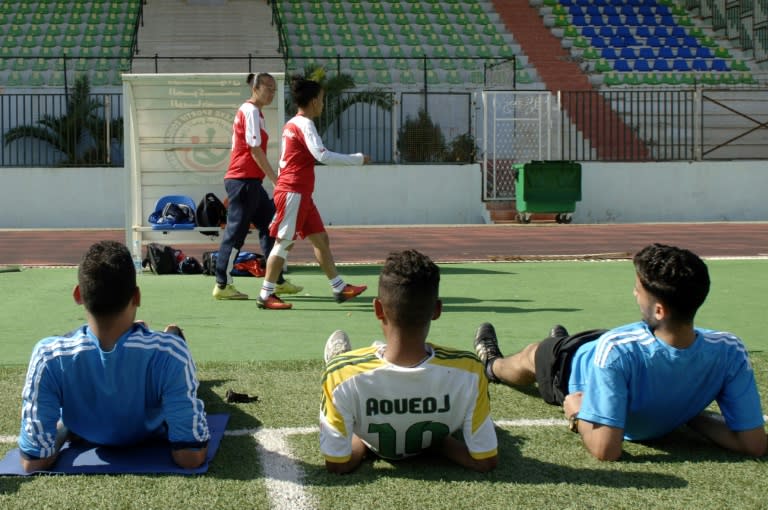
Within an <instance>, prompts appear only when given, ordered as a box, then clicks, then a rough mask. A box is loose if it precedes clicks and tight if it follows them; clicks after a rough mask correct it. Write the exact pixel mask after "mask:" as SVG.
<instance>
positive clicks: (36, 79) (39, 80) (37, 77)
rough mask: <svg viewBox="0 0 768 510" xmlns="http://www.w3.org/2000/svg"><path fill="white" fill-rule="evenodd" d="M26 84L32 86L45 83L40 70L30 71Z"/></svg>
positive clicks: (40, 85) (39, 85)
mask: <svg viewBox="0 0 768 510" xmlns="http://www.w3.org/2000/svg"><path fill="white" fill-rule="evenodd" d="M27 84H28V85H31V86H32V87H42V86H43V85H45V78H44V77H43V74H42V73H41V72H40V71H32V73H31V74H30V75H29V80H28V81H27Z"/></svg>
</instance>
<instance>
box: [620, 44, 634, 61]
mask: <svg viewBox="0 0 768 510" xmlns="http://www.w3.org/2000/svg"><path fill="white" fill-rule="evenodd" d="M619 57H621V58H625V59H636V58H637V52H636V51H635V48H633V47H631V46H625V47H624V48H621V53H620V54H619Z"/></svg>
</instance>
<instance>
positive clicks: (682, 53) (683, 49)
mask: <svg viewBox="0 0 768 510" xmlns="http://www.w3.org/2000/svg"><path fill="white" fill-rule="evenodd" d="M677 57H678V58H687V59H691V58H693V52H692V51H691V48H689V47H688V46H680V47H679V48H678V49H677Z"/></svg>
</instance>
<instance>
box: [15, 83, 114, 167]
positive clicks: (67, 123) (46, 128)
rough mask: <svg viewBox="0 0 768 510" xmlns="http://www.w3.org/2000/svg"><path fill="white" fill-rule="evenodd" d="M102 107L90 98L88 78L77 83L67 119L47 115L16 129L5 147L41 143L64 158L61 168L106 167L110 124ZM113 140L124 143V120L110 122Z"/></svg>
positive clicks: (68, 107)
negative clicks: (33, 140) (31, 141)
mask: <svg viewBox="0 0 768 510" xmlns="http://www.w3.org/2000/svg"><path fill="white" fill-rule="evenodd" d="M103 106H104V105H103V104H102V103H101V102H100V101H98V100H96V99H93V98H92V97H91V86H90V82H89V80H88V76H87V75H80V76H78V77H77V78H76V79H75V84H74V87H73V90H72V94H71V95H70V96H69V97H68V99H67V110H66V113H65V114H64V115H61V116H59V117H55V116H53V115H50V114H44V115H42V116H41V117H40V119H38V121H37V123H36V124H35V125H31V126H16V127H13V128H11V129H9V130H8V131H7V132H6V133H5V137H4V141H5V145H9V144H10V143H12V142H14V141H16V140H21V139H23V138H36V139H38V140H41V141H43V142H45V143H47V144H49V145H50V146H51V147H53V148H54V149H56V150H57V151H59V152H60V153H61V154H63V156H64V157H63V158H62V160H61V161H60V162H59V164H60V165H62V166H73V165H82V164H90V165H93V164H105V163H107V143H108V142H111V140H107V123H106V122H105V120H104V118H103V117H102V116H101V115H100V113H99V111H100V110H101V109H102V108H103ZM109 130H110V139H118V140H120V139H122V131H123V120H122V118H120V119H110V121H109Z"/></svg>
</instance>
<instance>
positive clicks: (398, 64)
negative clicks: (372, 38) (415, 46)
mask: <svg viewBox="0 0 768 510" xmlns="http://www.w3.org/2000/svg"><path fill="white" fill-rule="evenodd" d="M392 67H394V68H395V69H400V70H401V71H405V70H406V69H410V67H411V66H410V64H408V59H406V58H398V59H395V60H394V62H393V64H392Z"/></svg>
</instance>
